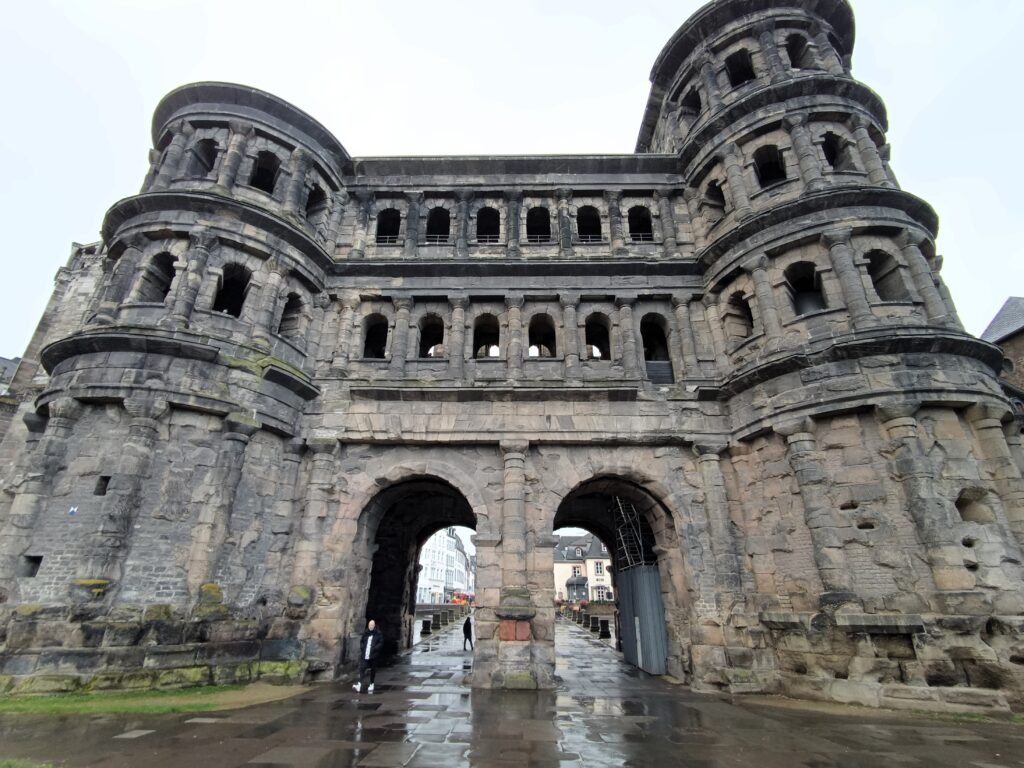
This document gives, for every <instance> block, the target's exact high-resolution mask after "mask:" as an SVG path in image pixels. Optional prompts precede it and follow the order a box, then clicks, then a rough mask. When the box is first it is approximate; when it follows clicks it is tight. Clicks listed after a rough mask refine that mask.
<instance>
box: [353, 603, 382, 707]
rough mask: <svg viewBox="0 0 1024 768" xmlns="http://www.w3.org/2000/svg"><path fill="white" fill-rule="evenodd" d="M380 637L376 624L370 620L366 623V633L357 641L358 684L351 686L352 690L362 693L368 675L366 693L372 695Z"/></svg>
mask: <svg viewBox="0 0 1024 768" xmlns="http://www.w3.org/2000/svg"><path fill="white" fill-rule="evenodd" d="M380 647H381V637H380V630H378V629H377V622H375V621H374V620H373V619H370V620H369V621H368V622H367V623H366V631H365V632H363V637H362V639H361V640H360V641H359V682H357V683H356V684H355V685H353V686H352V688H353V689H354V690H357V691H359V692H360V693H362V692H363V678H364V677H366V673H367V671H369V673H370V685H369V687H368V688H367V689H366V692H367V693H373V684H374V681H375V680H376V678H377V657H378V656H380Z"/></svg>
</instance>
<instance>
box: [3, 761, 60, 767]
mask: <svg viewBox="0 0 1024 768" xmlns="http://www.w3.org/2000/svg"><path fill="white" fill-rule="evenodd" d="M0 768H56V766H54V764H53V763H33V762H31V761H30V760H0Z"/></svg>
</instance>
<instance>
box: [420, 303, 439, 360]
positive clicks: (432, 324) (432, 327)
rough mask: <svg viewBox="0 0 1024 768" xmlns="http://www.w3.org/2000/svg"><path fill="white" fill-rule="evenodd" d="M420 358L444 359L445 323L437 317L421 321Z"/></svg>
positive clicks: (428, 316) (430, 316)
mask: <svg viewBox="0 0 1024 768" xmlns="http://www.w3.org/2000/svg"><path fill="white" fill-rule="evenodd" d="M419 356H420V357H444V356H445V349H444V321H443V320H442V319H441V318H440V317H438V316H437V315H434V314H430V315H425V316H424V317H423V319H422V320H420V349H419Z"/></svg>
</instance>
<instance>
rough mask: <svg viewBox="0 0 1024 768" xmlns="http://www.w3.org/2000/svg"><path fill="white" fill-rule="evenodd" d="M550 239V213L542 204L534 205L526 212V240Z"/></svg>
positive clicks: (545, 241) (543, 241)
mask: <svg viewBox="0 0 1024 768" xmlns="http://www.w3.org/2000/svg"><path fill="white" fill-rule="evenodd" d="M550 241H551V214H550V213H549V212H548V209H547V208H545V207H544V206H542V205H535V206H534V207H533V208H531V209H530V210H529V211H527V212H526V242H528V243H547V242H550Z"/></svg>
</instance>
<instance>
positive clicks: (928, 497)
mask: <svg viewBox="0 0 1024 768" xmlns="http://www.w3.org/2000/svg"><path fill="white" fill-rule="evenodd" d="M919 407H920V403H917V402H913V401H908V402H906V403H899V404H895V405H891V406H884V407H880V408H879V409H878V415H879V419H880V420H881V422H882V426H883V427H884V428H885V431H886V433H887V434H888V436H889V440H890V443H889V450H888V451H886V455H887V456H889V466H890V471H891V472H892V474H893V477H895V478H896V480H898V481H899V483H900V485H902V486H903V496H904V503H905V504H906V506H907V509H908V511H909V512H910V516H911V518H912V519H913V521H914V524H915V526H916V527H917V533H918V536H919V537H920V539H921V544H922V545H923V548H924V554H925V557H926V559H927V561H928V565H929V566H930V567H931V572H932V578H933V579H934V581H935V586H936V587H937V588H938V589H939V590H940V591H944V590H954V591H958V590H966V589H972V588H973V587H974V576H973V575H972V574H971V573H969V572H968V571H966V570H965V569H964V564H963V559H964V558H963V554H962V549H961V546H960V544H959V542H958V541H957V540H956V528H957V525H958V524H959V523H960V522H961V521H960V520H959V516H958V515H957V514H956V512H955V509H954V507H953V505H952V504H951V503H950V502H949V501H947V500H946V499H944V498H941V497H940V495H939V493H938V491H937V489H936V471H935V466H934V465H933V463H932V460H931V458H930V457H929V456H928V454H927V452H926V451H925V449H924V446H923V445H922V443H921V437H920V432H919V429H920V427H919V425H918V423H917V419H916V418H915V414H916V412H917V409H918V408H919Z"/></svg>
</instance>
